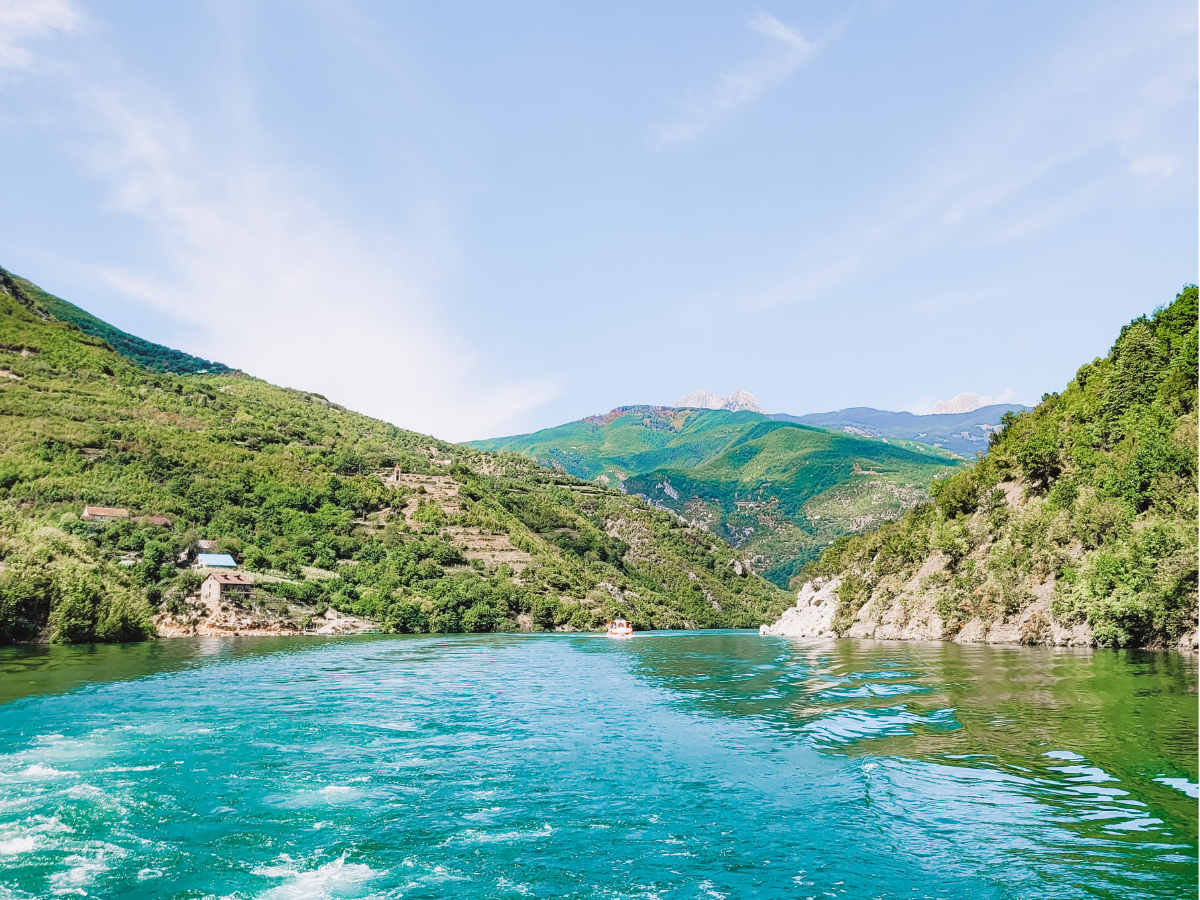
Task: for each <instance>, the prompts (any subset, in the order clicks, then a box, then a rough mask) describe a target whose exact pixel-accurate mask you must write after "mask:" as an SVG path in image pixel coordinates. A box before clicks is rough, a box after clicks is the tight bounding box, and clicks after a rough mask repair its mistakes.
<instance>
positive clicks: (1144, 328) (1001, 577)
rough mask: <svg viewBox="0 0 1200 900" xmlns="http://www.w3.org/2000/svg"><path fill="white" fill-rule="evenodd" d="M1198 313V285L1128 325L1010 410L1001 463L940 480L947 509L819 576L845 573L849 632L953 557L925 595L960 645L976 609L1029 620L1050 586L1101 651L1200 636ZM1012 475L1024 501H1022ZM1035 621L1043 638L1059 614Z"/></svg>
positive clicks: (857, 549) (846, 547)
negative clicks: (1060, 379) (867, 609)
mask: <svg viewBox="0 0 1200 900" xmlns="http://www.w3.org/2000/svg"><path fill="white" fill-rule="evenodd" d="M1196 322H1197V291H1196V288H1195V287H1189V288H1186V289H1185V290H1184V291H1183V292H1182V293H1181V294H1179V296H1178V297H1176V299H1175V301H1174V302H1173V303H1171V304H1170V305H1168V306H1167V307H1164V308H1162V309H1160V310H1158V311H1156V312H1155V313H1154V315H1153V316H1152V317H1149V318H1147V317H1142V318H1139V319H1137V320H1135V321H1134V322H1132V323H1130V324H1129V325H1127V326H1126V327H1125V328H1123V329H1122V331H1121V335H1120V337H1119V338H1118V339H1117V341H1116V343H1115V344H1114V345H1113V348H1112V350H1111V352H1110V353H1109V354H1108V356H1107V357H1106V358H1103V359H1099V358H1098V359H1096V360H1094V361H1093V362H1091V363H1088V364H1086V365H1084V366H1082V367H1080V369H1079V371H1078V374H1077V375H1076V376H1075V378H1074V380H1072V381H1071V383H1070V384H1069V385H1067V387H1066V389H1065V390H1064V391H1063V392H1062V393H1061V394H1048V395H1046V397H1045V398H1043V400H1042V402H1041V403H1040V404H1039V405H1038V406H1037V407H1036V408H1035V409H1033V410H1030V411H1028V412H1024V413H1021V414H1019V415H1016V416H1010V417H1006V420H1005V427H1004V429H1003V431H1001V432H1000V433H999V434H998V435H996V436H995V438H994V439H993V441H992V445H991V449H990V452H989V453H988V455H987V457H986V458H985V459H983V460H981V461H979V462H977V463H976V464H975V465H974V466H972V467H970V468H968V469H965V470H963V471H961V472H959V473H957V474H955V475H953V476H952V477H950V478H948V479H946V480H945V481H943V482H940V483H938V484H936V485H935V486H934V495H935V497H936V503H930V504H925V505H923V506H921V507H918V508H916V509H914V510H912V511H911V512H909V513H908V514H906V516H905V517H904V519H902V520H901V521H899V522H894V523H889V524H887V525H885V526H883V527H882V528H880V529H878V530H877V531H874V532H871V533H869V534H865V535H861V536H857V537H854V538H851V539H846V540H842V541H840V542H838V543H837V544H835V545H834V546H833V547H831V548H830V549H829V550H828V551H826V553H825V554H824V555H823V556H822V557H821V559H820V560H819V561H817V562H814V563H812V564H810V565H809V566H808V567H807V568H806V570H805V573H804V575H805V577H820V576H832V575H839V576H841V577H842V583H841V586H840V588H839V613H838V620H837V621H838V623H840V626H841V627H842V628H845V627H848V626H849V624H850V623H851V622H852V621H853V618H854V616H855V615H856V613H857V611H858V610H859V609H860V608H861V607H862V606H863V605H864V604H865V603H866V602H867V601H868V600H869V599H875V600H880V599H884V600H886V599H887V598H886V597H885V596H884V595H883V592H885V591H886V590H887V589H888V585H889V584H891V585H895V584H902V583H904V582H905V581H907V580H908V579H909V578H910V577H911V576H912V574H913V573H914V572H916V571H917V570H918V569H919V568H920V567H921V565H922V563H923V562H924V561H925V559H926V557H927V556H928V555H929V554H930V553H931V552H933V551H938V552H941V553H943V554H945V555H946V556H947V557H948V558H949V560H950V565H949V567H948V569H947V570H946V571H945V572H944V573H943V574H941V575H939V576H937V577H936V578H933V579H931V580H930V582H929V583H928V584H927V585H925V587H924V588H923V590H925V591H926V592H927V593H932V594H933V595H934V596H935V598H936V602H937V609H938V613H939V615H940V617H941V619H942V620H943V623H944V629H945V631H944V636H945V637H947V638H949V637H953V636H954V635H955V634H956V633H957V632H958V630H959V629H960V628H962V627H963V625H964V624H965V623H966V622H968V621H969V620H971V619H974V618H979V619H981V620H982V621H983V622H985V623H990V622H997V621H1002V620H1004V619H1005V618H1006V617H1011V616H1014V615H1019V614H1020V612H1021V611H1022V610H1024V609H1026V608H1028V606H1029V605H1030V603H1031V602H1032V600H1033V593H1032V590H1033V588H1034V587H1036V586H1038V585H1044V584H1047V583H1050V582H1052V583H1053V600H1052V603H1051V606H1050V612H1051V614H1052V618H1053V619H1054V620H1057V621H1058V622H1059V623H1060V624H1071V623H1078V622H1082V621H1086V622H1087V623H1088V624H1089V625H1090V627H1091V630H1092V633H1093V634H1094V635H1095V640H1096V641H1097V642H1098V643H1099V644H1102V645H1108V646H1140V645H1158V646H1167V645H1172V644H1174V643H1175V642H1176V641H1178V640H1179V638H1180V637H1181V636H1182V635H1186V634H1189V633H1194V632H1195V630H1196V627H1197V614H1198V611H1197V418H1196V415H1197V414H1196V408H1197V328H1196ZM1002 484H1005V485H1008V486H1009V487H1010V492H1009V493H1010V494H1013V493H1014V491H1012V490H1011V489H1012V488H1016V487H1019V488H1020V490H1019V491H1017V492H1015V493H1021V494H1023V495H1024V498H1025V499H1024V502H1022V503H1019V504H1017V505H1015V506H1014V505H1013V504H1012V503H1010V502H1006V500H1005V492H1004V491H1003V490H1001V489H1000V485H1002ZM1034 624H1035V625H1037V626H1038V628H1035V629H1034V630H1033V631H1032V632H1031V633H1029V634H1028V635H1026V638H1027V639H1028V640H1030V641H1031V642H1035V643H1036V642H1040V641H1042V640H1044V639H1045V633H1046V631H1045V629H1048V628H1049V624H1050V623H1047V622H1035V623H1034ZM1043 626H1044V627H1043ZM1039 628H1041V629H1042V630H1039Z"/></svg>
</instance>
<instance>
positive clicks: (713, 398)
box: [671, 388, 766, 414]
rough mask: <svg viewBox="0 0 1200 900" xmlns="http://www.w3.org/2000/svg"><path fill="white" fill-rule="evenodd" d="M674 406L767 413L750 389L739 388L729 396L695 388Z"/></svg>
mask: <svg viewBox="0 0 1200 900" xmlns="http://www.w3.org/2000/svg"><path fill="white" fill-rule="evenodd" d="M671 405H672V406H673V407H675V408H677V409H679V408H683V407H686V408H689V409H727V410H729V411H730V412H741V411H742V410H749V411H750V412H756V413H763V414H765V413H766V410H764V409H763V408H762V407H761V406H759V405H758V400H756V399H755V397H754V395H753V394H751V393H750V392H749V391H744V390H742V389H741V388H738V389H737V390H736V391H734V392H733V393H732V394H730V395H729V396H728V397H723V396H722V395H720V394H714V393H712V392H711V391H706V390H703V389H701V390H695V391H692V392H691V393H690V394H685V395H684V396H682V397H680V398H679V399H678V400H676V401H675V402H674V403H672V404H671Z"/></svg>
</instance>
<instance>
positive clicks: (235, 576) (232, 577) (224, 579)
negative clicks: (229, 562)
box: [208, 572, 254, 584]
mask: <svg viewBox="0 0 1200 900" xmlns="http://www.w3.org/2000/svg"><path fill="white" fill-rule="evenodd" d="M208 577H209V578H215V579H216V580H217V584H254V582H253V581H251V580H250V576H249V575H243V574H242V573H241V572H213V573H212V574H211V575H209V576H208Z"/></svg>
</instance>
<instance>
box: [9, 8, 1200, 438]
mask: <svg viewBox="0 0 1200 900" xmlns="http://www.w3.org/2000/svg"><path fill="white" fill-rule="evenodd" d="M1197 103H1198V99H1197V9H1196V5H1195V4H1194V3H1191V2H1165V3H1154V2H1138V3H1103V2H1095V0H1091V2H1079V3H1072V2H1059V3H1053V4H1046V3H1013V2H980V3H972V4H968V3H959V2H945V3H938V2H911V3H900V2H869V0H866V2H857V3H836V2H805V3H799V2H778V3H771V4H767V5H763V4H758V3H740V2H736V0H730V2H724V3H713V4H697V3H692V2H688V3H683V2H679V3H670V2H663V3H657V4H645V3H619V2H609V3H604V4H592V5H591V6H590V7H589V6H586V5H584V4H562V3H522V2H512V3H506V4H482V3H481V4H468V3H440V4H416V3H412V4H405V3H397V2H379V3H369V2H336V0H324V2H307V3H306V2H301V0H289V2H277V3H272V2H257V3H246V2H228V3H221V2H186V0H178V2H172V3H161V2H122V3H92V2H86V0H0V166H2V170H0V171H3V173H4V186H5V213H6V214H5V215H3V216H0V265H4V266H5V267H7V268H9V269H11V270H13V271H15V272H17V273H18V274H21V275H24V276H25V277H28V278H30V279H32V280H34V281H36V282H37V283H39V284H40V285H41V286H42V287H44V288H46V289H47V290H50V291H52V292H54V293H57V294H59V295H61V296H63V297H65V298H66V299H68V300H71V301H73V302H75V303H77V304H79V305H81V306H83V307H85V308H87V309H88V310H90V311H92V312H94V313H96V314H97V315H99V316H101V317H103V318H105V319H107V320H108V321H110V322H113V323H114V324H116V325H118V326H120V327H122V328H125V329H126V330H129V331H132V332H134V333H136V334H139V335H141V336H143V337H146V338H149V339H151V340H155V341H159V342H161V343H165V344H168V345H171V346H175V347H179V348H180V349H184V350H188V351H190V352H193V353H196V354H199V355H201V356H205V357H208V358H214V359H218V360H220V361H222V362H225V363H227V364H230V365H234V366H238V367H241V368H243V369H245V370H246V371H248V372H251V373H252V374H255V375H259V376H261V377H264V378H267V379H269V380H271V381H274V382H276V383H281V384H286V385H290V386H294V387H299V388H305V389H308V390H314V391H318V392H320V393H323V394H326V395H327V396H329V397H330V398H331V399H334V400H336V401H339V402H341V403H344V404H346V405H348V406H350V407H352V408H355V409H359V410H361V411H363V412H367V413H370V414H372V415H376V416H379V417H381V418H384V419H387V420H389V421H392V422H394V423H396V424H398V425H400V426H402V427H408V428H415V429H418V430H422V431H427V432H432V433H435V434H438V435H439V436H442V437H446V438H450V439H455V440H464V439H470V438H481V437H488V436H495V435H500V434H509V433H515V432H522V431H530V430H534V429H536V428H541V427H546V426H550V425H554V424H558V423H561V422H564V421H568V420H571V419H576V418H579V417H581V416H584V415H588V414H591V413H596V412H602V411H605V410H607V409H610V408H611V407H613V406H617V405H623V404H629V403H637V402H654V403H669V402H671V401H672V400H674V399H675V398H676V397H678V396H680V395H682V394H684V393H686V392H688V391H691V390H693V389H695V388H698V387H703V388H706V389H708V390H712V391H716V392H718V393H729V392H731V391H732V390H733V389H734V388H737V387H743V388H746V389H747V390H750V391H751V392H753V393H754V394H755V395H756V396H757V397H758V399H759V401H760V402H761V403H762V405H763V406H764V407H766V408H767V409H769V410H772V411H781V412H791V413H796V414H801V413H806V412H819V411H825V410H832V409H838V408H843V407H847V406H875V407H879V408H885V409H909V410H913V411H925V410H927V409H928V408H929V407H930V406H931V405H932V404H933V402H934V401H936V400H938V399H947V398H949V397H951V396H953V395H955V394H957V393H959V392H960V391H973V392H976V393H979V394H985V395H989V396H992V397H996V398H1004V399H1011V400H1013V401H1014V402H1025V403H1033V402H1036V401H1037V400H1038V399H1039V398H1040V396H1041V395H1042V394H1043V393H1044V392H1047V391H1052V390H1058V389H1061V387H1062V386H1063V385H1064V384H1065V383H1066V382H1067V381H1068V380H1069V379H1070V377H1071V375H1072V374H1073V372H1074V370H1075V368H1076V367H1077V366H1078V365H1079V364H1080V363H1082V362H1084V361H1086V360H1089V359H1091V358H1092V357H1094V356H1096V355H1100V354H1103V353H1105V352H1106V350H1107V348H1108V347H1109V345H1110V344H1111V341H1112V339H1113V337H1114V336H1115V335H1116V333H1117V331H1118V329H1119V328H1120V326H1121V325H1122V324H1123V323H1124V322H1127V321H1129V320H1130V319H1131V318H1133V317H1135V316H1137V315H1139V314H1140V313H1143V312H1148V311H1150V310H1151V309H1153V308H1154V307H1155V306H1158V305H1160V304H1162V303H1164V302H1167V301H1169V300H1170V299H1171V298H1172V297H1173V296H1174V294H1175V292H1176V291H1178V290H1179V288H1180V286H1181V285H1183V284H1184V283H1190V282H1195V281H1196V280H1197V246H1198V242H1200V234H1198V229H1197V215H1198V209H1197V166H1198V162H1197V126H1198V123H1197Z"/></svg>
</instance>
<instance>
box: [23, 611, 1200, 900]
mask: <svg viewBox="0 0 1200 900" xmlns="http://www.w3.org/2000/svg"><path fill="white" fill-rule="evenodd" d="M1196 682H1197V665H1196V660H1195V658H1193V657H1182V656H1179V655H1172V654H1162V653H1152V652H1129V651H1126V652H1119V653H1118V652H1111V651H1097V652H1065V651H1052V650H1047V649H1044V648H1019V649H1018V648H1006V649H998V648H981V647H961V646H957V645H953V644H950V645H941V644H905V643H885V642H879V643H875V642H866V641H849V640H847V641H836V642H833V641H830V642H826V643H818V644H798V643H792V642H789V641H787V640H785V639H780V638H760V637H759V636H758V635H755V634H748V633H731V632H718V633H691V634H650V635H639V636H638V637H637V638H635V639H633V640H631V641H625V642H617V641H610V640H608V639H606V638H604V637H594V636H590V635H588V636H584V635H556V636H525V637H522V636H503V635H482V636H471V637H467V636H463V637H455V636H445V637H360V638H340V639H337V638H335V639H328V640H324V641H322V640H319V639H312V638H306V639H293V638H262V639H253V638H240V639H237V638H235V639H215V638H214V639H178V640H168V641H159V642H156V643H154V644H149V645H136V646H129V647H86V648H70V647H53V648H44V647H43V648H36V649H28V648H22V649H12V648H9V649H5V650H0V897H49V896H55V895H57V896H72V895H74V896H84V895H86V896H91V897H137V898H143V897H145V898H155V897H171V898H202V897H231V898H291V897H304V898H309V897H314V898H320V897H406V898H422V897H596V898H621V897H645V898H652V897H663V898H668V897H670V898H675V897H679V898H693V897H694V898H721V897H730V898H740V897H788V898H807V897H812V898H824V897H848V898H857V897H863V898H883V897H889V898H919V897H945V898H959V897H980V898H993V897H994V898H1017V897H1021V898H1026V897H1028V898H1035V897H1039V898H1040V897H1046V898H1051V897H1052V898H1071V897H1113V898H1118V897H1119V898H1136V897H1172V898H1175V897H1185V896H1195V893H1196V879H1197V860H1196V854H1197V801H1196V799H1195V798H1196V793H1197V787H1196V784H1197V771H1196V766H1197V695H1196Z"/></svg>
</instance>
